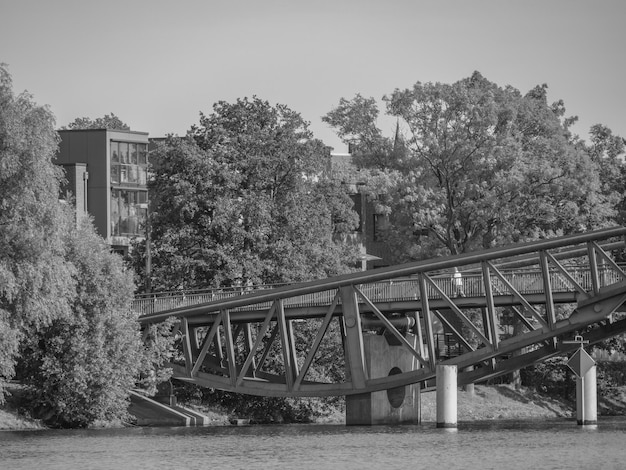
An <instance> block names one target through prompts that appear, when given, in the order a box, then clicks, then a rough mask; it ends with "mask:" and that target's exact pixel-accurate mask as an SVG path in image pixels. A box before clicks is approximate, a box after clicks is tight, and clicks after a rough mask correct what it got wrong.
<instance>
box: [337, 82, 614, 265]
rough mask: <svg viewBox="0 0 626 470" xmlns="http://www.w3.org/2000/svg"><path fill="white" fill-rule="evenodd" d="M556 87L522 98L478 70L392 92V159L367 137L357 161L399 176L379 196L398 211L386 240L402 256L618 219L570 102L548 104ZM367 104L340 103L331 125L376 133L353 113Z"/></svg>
mask: <svg viewBox="0 0 626 470" xmlns="http://www.w3.org/2000/svg"><path fill="white" fill-rule="evenodd" d="M546 88H547V87H546V86H539V87H536V88H535V89H533V90H531V91H530V92H529V93H528V94H527V95H525V96H522V95H521V93H520V92H519V91H518V90H516V89H514V88H512V87H505V88H501V87H499V86H497V85H496V84H494V83H492V82H489V81H488V80H486V79H485V78H484V77H483V76H482V75H480V73H478V72H475V73H474V74H473V75H472V76H471V77H469V78H465V79H462V80H460V81H458V82H456V83H453V84H442V83H434V84H433V83H420V82H417V83H416V84H415V85H414V86H413V87H412V88H410V89H406V90H398V89H397V90H395V91H394V92H393V93H392V94H391V95H390V96H387V97H384V101H385V102H386V105H387V112H388V114H389V115H391V116H394V117H396V118H397V119H398V122H399V128H398V132H397V135H396V138H395V139H394V145H393V146H392V147H391V150H388V155H387V157H386V159H381V158H380V157H378V158H376V159H375V161H376V162H377V163H372V158H371V157H370V156H369V155H370V154H371V153H372V148H371V145H370V144H368V142H370V141H371V139H369V140H368V139H367V138H358V139H356V141H357V142H358V143H363V142H364V143H365V144H366V145H361V146H360V147H359V148H357V152H356V158H357V161H358V162H359V163H360V164H361V165H363V166H367V167H370V168H372V169H375V170H377V172H376V173H375V174H377V175H381V171H380V170H381V169H384V170H385V172H387V173H388V174H391V173H390V172H393V173H394V174H395V177H394V178H386V179H387V180H388V181H389V182H393V184H392V185H391V186H388V187H387V188H386V191H382V190H381V188H380V187H376V189H375V190H371V191H370V193H371V196H372V197H377V198H378V203H379V205H380V206H381V208H386V209H385V210H386V212H387V213H388V214H389V216H390V225H389V230H387V232H386V236H387V238H388V241H389V242H390V243H391V244H392V245H393V246H395V252H396V254H397V258H396V261H408V260H411V259H419V258H424V257H430V256H435V255H437V254H458V253H463V252H467V251H472V250H475V249H478V248H488V247H491V246H494V245H498V244H503V243H512V242H518V241H521V240H525V239H532V238H537V237H541V236H544V235H546V234H549V233H571V232H573V231H577V230H580V229H581V227H585V228H592V227H597V226H600V225H602V224H603V223H605V220H606V219H607V218H608V217H610V216H611V215H612V209H611V207H610V201H608V200H607V198H606V197H605V195H603V194H602V192H601V191H600V190H599V188H600V187H599V179H598V177H597V174H598V173H597V168H596V166H595V164H594V162H593V161H591V159H589V158H588V155H587V154H586V153H585V152H583V151H581V150H580V149H579V148H577V147H576V146H575V145H574V144H573V143H572V141H571V136H570V135H569V133H568V131H567V126H568V125H569V123H571V119H562V116H563V113H564V106H563V105H562V102H558V103H556V104H555V105H552V106H550V105H548V103H547V100H546ZM361 104H362V100H360V99H357V100H354V101H353V102H352V103H350V102H345V101H344V102H342V103H340V108H346V109H342V111H341V113H335V114H331V113H333V112H331V113H329V115H327V118H328V122H331V123H333V124H334V126H335V127H338V128H339V134H340V135H344V134H345V130H346V129H357V130H359V129H366V130H367V129H369V127H371V125H369V124H368V125H366V124H363V123H362V122H361V121H359V120H357V119H355V118H353V117H350V119H349V120H348V118H347V117H346V116H350V115H351V113H359V112H361V110H362V109H363V106H361ZM367 116H368V117H369V119H371V117H372V116H373V113H371V112H368V113H367ZM352 122H360V128H356V127H355V126H352V127H350V126H349V124H350V123H352ZM342 126H343V127H342ZM362 132H364V131H362ZM372 134H373V133H372V132H371V131H370V130H367V135H372ZM389 141H390V140H389ZM377 148H380V146H378V147H377ZM374 151H376V150H374ZM381 161H385V165H384V166H381V165H380V162H381ZM378 179H379V180H380V178H378ZM383 189H384V188H383Z"/></svg>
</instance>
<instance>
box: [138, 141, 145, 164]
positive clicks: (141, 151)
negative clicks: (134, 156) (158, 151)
mask: <svg viewBox="0 0 626 470" xmlns="http://www.w3.org/2000/svg"><path fill="white" fill-rule="evenodd" d="M137 153H138V163H139V164H140V165H147V164H148V144H137Z"/></svg>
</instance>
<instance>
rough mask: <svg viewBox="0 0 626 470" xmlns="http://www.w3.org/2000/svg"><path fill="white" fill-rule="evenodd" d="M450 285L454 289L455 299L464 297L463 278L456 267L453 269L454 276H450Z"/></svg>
mask: <svg viewBox="0 0 626 470" xmlns="http://www.w3.org/2000/svg"><path fill="white" fill-rule="evenodd" d="M452 285H453V287H454V296H455V297H465V293H464V292H463V276H462V275H461V273H460V272H459V270H458V268H456V267H455V268H454V274H452Z"/></svg>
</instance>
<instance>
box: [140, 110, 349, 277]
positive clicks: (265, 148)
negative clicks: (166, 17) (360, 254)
mask: <svg viewBox="0 0 626 470" xmlns="http://www.w3.org/2000/svg"><path fill="white" fill-rule="evenodd" d="M329 158H330V155H329V152H328V149H327V148H326V147H324V146H323V145H322V144H321V142H320V141H318V140H315V139H313V136H312V134H311V132H310V131H309V129H308V123H306V122H305V121H303V120H302V118H301V117H300V115H299V114H297V113H295V112H294V111H292V110H290V109H289V108H287V107H286V106H283V105H277V106H271V105H270V104H269V103H267V102H265V101H262V100H260V99H258V98H254V99H252V100H248V99H243V100H238V101H237V102H236V103H233V104H229V103H225V102H220V103H217V104H216V105H215V106H214V112H213V114H211V115H209V116H205V115H201V119H200V124H199V125H198V126H194V127H193V128H192V130H191V131H190V134H189V137H187V138H184V139H181V138H175V137H170V138H169V139H168V140H167V141H166V142H165V143H164V144H163V145H161V146H160V147H158V148H157V149H156V150H155V151H154V152H152V154H151V161H152V165H153V167H152V172H153V175H154V177H153V180H152V181H151V182H150V183H149V189H150V191H151V195H152V200H151V215H150V224H151V245H152V253H153V267H154V272H153V276H154V279H155V280H154V283H153V284H154V285H155V286H158V287H160V288H175V287H185V288H194V287H210V286H214V287H218V286H232V285H247V284H263V283H281V282H293V281H301V280H307V279H312V278H317V277H325V276H328V275H333V274H339V273H341V272H345V271H346V270H348V269H350V268H351V266H353V265H354V263H355V261H356V254H355V253H354V252H353V251H352V248H351V247H350V246H348V245H346V244H344V243H342V242H341V241H340V235H341V234H343V233H346V232H347V231H348V230H351V229H352V227H353V226H355V224H356V214H355V213H353V212H352V211H351V201H350V200H349V197H348V195H347V194H346V193H345V192H344V190H343V189H342V188H341V187H340V186H339V185H338V183H336V182H333V181H331V180H330V179H329V178H328V177H327V175H326V172H327V169H328V166H329V163H330V162H329Z"/></svg>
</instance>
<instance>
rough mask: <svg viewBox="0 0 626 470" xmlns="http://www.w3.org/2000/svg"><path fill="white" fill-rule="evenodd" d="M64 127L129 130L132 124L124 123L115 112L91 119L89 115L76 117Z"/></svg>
mask: <svg viewBox="0 0 626 470" xmlns="http://www.w3.org/2000/svg"><path fill="white" fill-rule="evenodd" d="M63 129H72V130H76V129H111V130H121V131H129V130H130V126H129V125H128V124H126V123H124V122H123V121H122V120H121V119H120V118H119V117H117V116H116V115H115V114H113V113H111V114H105V115H104V116H103V117H99V118H96V119H91V118H88V117H82V118H76V119H74V121H72V122H70V123H69V124H68V125H67V127H63Z"/></svg>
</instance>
